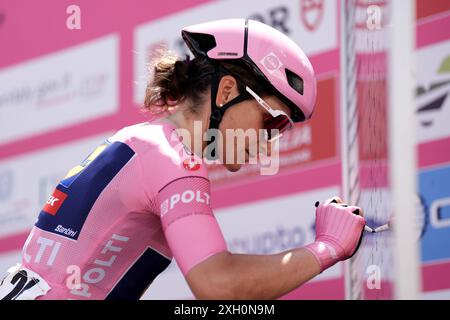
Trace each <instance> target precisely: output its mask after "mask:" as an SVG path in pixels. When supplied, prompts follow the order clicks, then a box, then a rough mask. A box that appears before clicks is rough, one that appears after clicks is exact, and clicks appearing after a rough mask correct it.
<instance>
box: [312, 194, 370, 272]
mask: <svg viewBox="0 0 450 320" xmlns="http://www.w3.org/2000/svg"><path fill="white" fill-rule="evenodd" d="M359 212H361V209H360V208H358V207H354V206H347V205H345V204H339V203H337V202H336V200H334V199H330V200H327V202H325V204H321V205H319V206H318V207H317V208H316V241H314V242H313V243H311V244H309V245H307V246H305V249H307V250H309V251H310V252H311V253H312V254H313V255H314V256H315V257H316V259H317V261H318V262H319V265H320V272H322V271H324V270H325V269H327V268H329V267H331V266H332V265H334V264H335V263H336V262H338V261H341V260H345V259H348V258H350V257H351V256H353V254H355V252H356V250H357V249H358V247H359V244H360V242H361V239H362V234H363V232H364V225H365V224H366V220H365V219H364V217H362V216H360V215H359Z"/></svg>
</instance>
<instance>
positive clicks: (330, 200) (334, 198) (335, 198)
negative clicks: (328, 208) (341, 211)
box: [326, 196, 345, 204]
mask: <svg viewBox="0 0 450 320" xmlns="http://www.w3.org/2000/svg"><path fill="white" fill-rule="evenodd" d="M326 203H327V204H331V203H336V204H345V202H344V201H342V199H341V198H339V197H338V196H334V197H333V198H331V199H328V200H327V201H326Z"/></svg>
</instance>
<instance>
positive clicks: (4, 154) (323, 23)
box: [0, 0, 450, 299]
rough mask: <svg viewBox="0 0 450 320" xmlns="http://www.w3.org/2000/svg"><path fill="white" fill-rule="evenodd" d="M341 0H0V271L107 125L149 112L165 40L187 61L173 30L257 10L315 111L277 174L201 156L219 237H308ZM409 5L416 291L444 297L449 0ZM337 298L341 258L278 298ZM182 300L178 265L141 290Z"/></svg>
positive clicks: (330, 131) (252, 243)
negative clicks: (207, 162) (293, 46)
mask: <svg viewBox="0 0 450 320" xmlns="http://www.w3.org/2000/svg"><path fill="white" fill-rule="evenodd" d="M358 2H359V3H360V8H362V9H363V13H362V15H363V17H364V14H366V13H365V9H366V8H367V7H368V6H369V5H370V4H374V3H375V4H376V5H379V6H380V7H382V6H383V3H384V1H362V0H361V1H358ZM339 8H340V1H336V0H245V1H242V0H226V1H225V0H224V1H210V0H177V1H149V0H128V1H114V2H113V1H106V0H96V1H88V0H74V1H66V0H38V1H24V0H3V1H1V2H0V273H3V272H4V271H6V269H7V268H8V267H10V266H11V265H13V264H15V263H16V262H18V261H19V258H20V250H21V247H22V245H23V243H24V242H25V240H26V237H27V235H28V232H29V230H30V228H31V226H32V225H33V224H34V222H35V220H36V218H37V215H38V213H39V211H40V209H41V207H42V206H43V205H44V203H45V201H46V200H47V198H48V196H49V195H50V193H51V191H52V190H53V188H54V186H55V185H56V184H57V182H58V181H59V179H61V178H62V177H64V176H65V174H66V173H67V171H68V170H69V169H70V168H72V167H74V166H75V165H77V164H79V163H80V162H81V161H82V160H83V159H84V158H85V157H86V156H87V155H88V154H89V153H90V152H91V151H92V150H93V149H94V148H95V147H96V146H98V145H100V144H101V143H102V142H103V141H104V140H105V139H106V138H108V137H109V136H110V135H112V134H113V133H114V132H115V131H116V130H118V129H120V128H122V127H123V126H127V125H131V124H134V123H138V122H143V121H146V118H145V117H144V116H143V115H142V114H141V113H140V110H139V107H140V106H141V104H142V102H143V99H144V91H145V85H146V83H147V80H148V78H149V68H148V63H149V59H150V57H151V56H152V55H153V54H154V53H155V50H157V49H159V48H161V47H167V48H169V49H171V50H174V51H175V52H177V53H179V55H180V57H181V58H182V59H184V57H185V55H186V54H187V48H186V47H185V46H184V42H183V41H182V39H181V36H180V30H181V28H182V27H184V26H187V25H190V24H196V23H200V22H205V21H208V20H213V19H221V18H243V17H244V18H251V19H256V20H259V21H262V22H264V23H266V24H269V25H271V26H273V27H275V28H277V29H278V30H280V31H282V32H284V33H285V34H287V35H288V36H289V37H291V38H292V39H293V40H294V41H296V42H297V43H298V44H299V45H300V46H301V47H302V48H303V49H304V50H305V52H306V54H307V55H308V56H309V57H310V59H311V62H312V64H313V67H314V69H315V71H316V73H317V76H318V102H317V112H316V113H315V114H314V117H313V119H312V120H311V121H310V122H307V123H305V124H299V125H296V126H295V129H294V130H292V131H290V132H288V133H287V134H286V135H285V136H284V137H283V139H282V141H281V145H280V171H279V173H278V174H277V175H273V176H260V175H259V168H258V167H256V166H246V167H243V168H242V170H241V171H239V172H237V173H229V172H227V171H226V170H225V169H224V168H222V167H218V166H211V167H210V178H211V180H212V193H213V195H212V205H213V207H214V209H215V214H216V216H217V219H218V221H219V223H220V225H221V227H222V230H223V233H224V235H225V238H226V240H227V243H228V247H229V249H230V250H231V251H233V252H240V253H261V254H268V253H274V252H280V251H284V250H287V249H290V248H294V247H299V246H302V245H304V244H307V243H308V242H310V241H312V240H313V239H314V235H315V232H314V203H315V201H317V200H322V201H323V200H325V199H326V198H328V197H331V196H333V195H335V194H341V193H342V189H341V188H342V181H341V180H342V173H341V145H340V141H341V129H342V124H341V120H340V119H341V117H340V114H341V100H340V97H341V93H340V34H341V33H340V27H339V26H340V11H339V10H340V9H339ZM416 8H417V23H416V43H417V49H416V53H417V55H416V60H417V68H416V69H417V75H416V77H417V88H416V98H417V104H416V105H415V106H411V107H412V108H415V110H416V115H417V150H418V166H419V172H418V179H419V190H418V193H419V195H420V200H421V205H420V209H421V211H420V213H419V214H421V215H423V225H422V230H421V271H422V276H423V279H422V284H423V285H422V287H423V293H422V297H423V298H447V299H450V249H449V246H448V243H449V239H450V126H449V124H448V122H449V120H450V98H448V95H449V93H450V1H449V0H432V1H429V0H417V1H416ZM359 23H362V25H363V26H364V24H365V23H366V21H365V19H364V20H362V21H359ZM355 30H356V31H355V32H357V35H356V36H357V37H358V36H359V40H358V41H364V33H365V32H371V30H370V28H369V26H368V25H367V28H365V27H362V28H355ZM359 90H360V92H362V93H364V88H363V87H359ZM367 121H369V122H370V121H372V120H371V119H368V120H367ZM362 124H364V122H363V123H362ZM362 129H364V127H363V128H362ZM372 139H373V137H372ZM374 140H376V137H375V139H374ZM378 143H379V146H380V147H381V148H383V145H382V141H378ZM369 157H370V155H369ZM363 196H366V197H367V195H363ZM369 198H371V197H369ZM372 198H373V197H372ZM367 254H368V255H369V256H370V254H371V252H370V250H369V252H368V253H367ZM362 272H364V270H362ZM344 297H345V290H344V272H343V267H342V264H337V265H335V266H334V267H332V268H330V269H328V270H326V271H325V272H324V273H322V274H321V275H319V276H318V277H317V278H315V279H314V280H313V281H311V282H309V283H308V284H306V285H304V286H303V287H302V288H299V289H296V290H294V291H293V292H291V293H290V294H288V295H286V296H285V297H284V298H285V299H314V298H315V299H343V298H344ZM177 298H192V294H191V292H190V290H189V288H188V286H187V284H186V282H185V280H184V279H183V277H182V275H181V272H180V271H179V270H178V268H177V266H176V264H175V263H174V262H173V263H172V264H171V265H170V267H169V268H168V269H167V270H166V271H165V272H164V273H163V274H162V275H161V276H159V277H158V278H157V279H156V280H155V282H154V283H153V285H152V286H151V287H150V290H149V291H148V292H147V293H146V294H145V296H144V299H177ZM378 298H383V296H381V297H379V296H378Z"/></svg>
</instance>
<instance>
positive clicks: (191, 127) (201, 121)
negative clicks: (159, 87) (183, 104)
mask: <svg viewBox="0 0 450 320" xmlns="http://www.w3.org/2000/svg"><path fill="white" fill-rule="evenodd" d="M183 110H185V109H184V108H179V109H178V110H177V111H175V112H174V113H173V114H171V115H169V116H167V117H166V118H164V119H165V120H166V121H169V122H171V123H172V124H174V125H175V126H176V127H177V131H178V133H179V135H180V136H182V137H183V143H184V144H185V145H186V146H187V147H188V148H189V149H190V150H191V151H193V152H194V153H195V154H197V156H199V157H200V158H201V157H202V155H203V149H204V148H205V147H206V141H204V140H203V135H204V133H205V132H206V130H207V129H208V126H209V119H208V116H207V115H203V114H201V115H199V116H194V115H192V114H191V113H189V112H188V111H183ZM186 139H187V140H186Z"/></svg>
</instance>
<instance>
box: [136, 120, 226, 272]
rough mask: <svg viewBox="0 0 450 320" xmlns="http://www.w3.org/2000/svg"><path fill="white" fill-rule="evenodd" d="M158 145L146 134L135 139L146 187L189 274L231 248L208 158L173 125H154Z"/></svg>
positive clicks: (175, 253) (170, 243) (173, 250)
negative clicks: (214, 202)
mask: <svg viewBox="0 0 450 320" xmlns="http://www.w3.org/2000/svg"><path fill="white" fill-rule="evenodd" d="M148 128H149V129H148V130H150V129H151V130H152V131H147V132H146V134H145V139H147V137H152V139H153V140H154V143H153V145H154V146H155V147H150V148H149V147H148V145H150V144H149V143H148V141H146V140H145V139H144V138H141V139H137V140H134V141H133V146H134V148H135V149H136V150H138V159H139V161H140V163H141V166H142V181H143V184H142V186H143V188H144V190H145V193H146V194H147V195H148V199H149V202H151V203H152V205H151V207H152V208H153V211H154V213H155V214H157V215H158V216H159V217H160V220H161V225H162V228H163V232H164V236H165V239H166V242H167V244H168V246H169V249H170V251H171V253H172V255H173V257H174V258H175V260H176V261H177V263H178V266H179V267H180V269H181V271H182V272H183V274H184V275H186V274H187V273H188V272H189V271H190V270H191V269H192V268H193V267H194V266H195V265H197V264H199V263H200V262H202V261H204V260H205V259H207V258H208V257H210V256H212V255H214V254H216V253H218V252H222V251H226V250H227V246H226V243H225V240H224V238H223V235H222V232H221V230H220V228H219V225H218V223H217V221H216V218H215V217H214V214H213V212H212V210H211V206H210V202H211V192H210V182H209V179H208V172H207V168H206V166H205V164H204V163H203V162H202V160H201V159H200V158H199V157H198V156H196V155H195V154H194V153H192V152H190V150H188V149H187V148H186V147H184V145H183V144H182V143H181V139H180V137H179V136H178V134H177V133H176V132H175V131H174V130H173V128H171V127H169V126H166V125H163V126H162V127H160V129H162V130H160V129H158V127H157V126H153V127H151V126H150V127H148Z"/></svg>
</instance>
